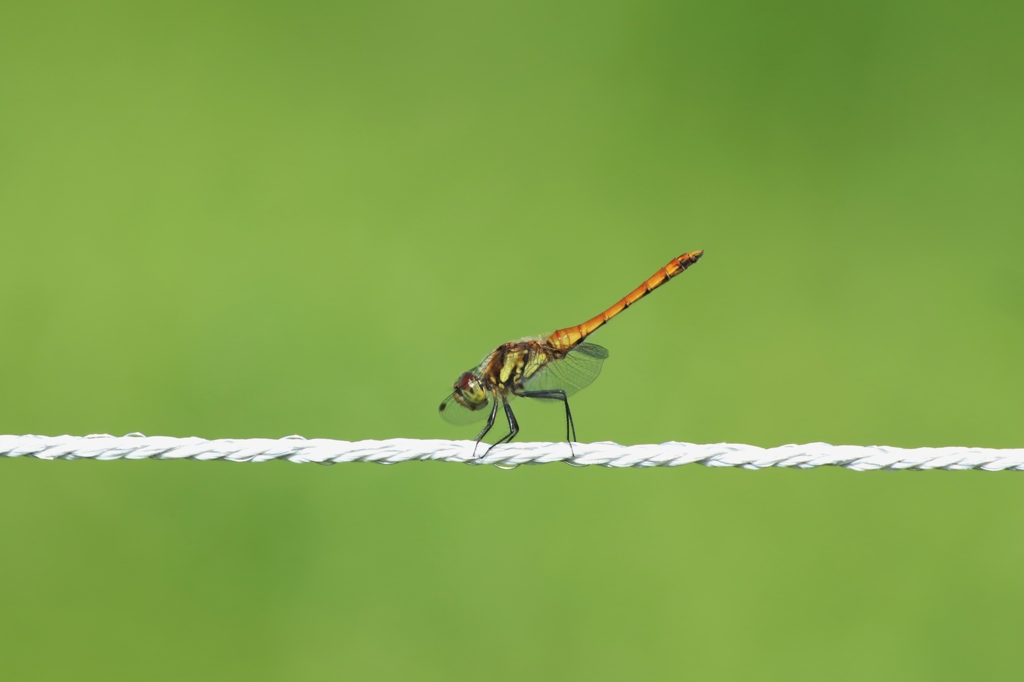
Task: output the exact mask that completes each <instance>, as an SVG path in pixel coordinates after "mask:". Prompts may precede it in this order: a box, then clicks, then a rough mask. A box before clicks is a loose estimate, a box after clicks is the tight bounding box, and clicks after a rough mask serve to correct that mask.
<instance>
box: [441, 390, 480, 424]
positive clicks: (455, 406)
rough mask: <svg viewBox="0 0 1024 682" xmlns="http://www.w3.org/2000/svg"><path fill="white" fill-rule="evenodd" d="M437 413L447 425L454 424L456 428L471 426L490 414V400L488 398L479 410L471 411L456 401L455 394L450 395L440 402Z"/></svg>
mask: <svg viewBox="0 0 1024 682" xmlns="http://www.w3.org/2000/svg"><path fill="white" fill-rule="evenodd" d="M438 411H439V412H440V413H441V418H442V419H444V420H445V421H446V422H448V423H449V424H455V425H456V426H463V425H465V424H472V423H473V422H478V421H480V420H481V419H483V418H484V417H486V416H487V415H488V414H490V411H491V399H490V397H488V399H487V401H486V402H484V403H483V404H482V405H481V406H480V409H478V410H471V409H469V408H468V407H466V406H464V405H463V404H462V403H460V402H459V401H457V400H456V399H455V394H454V393H452V394H451V395H450V396H448V397H447V398H445V399H444V400H443V401H442V402H441V407H439V408H438Z"/></svg>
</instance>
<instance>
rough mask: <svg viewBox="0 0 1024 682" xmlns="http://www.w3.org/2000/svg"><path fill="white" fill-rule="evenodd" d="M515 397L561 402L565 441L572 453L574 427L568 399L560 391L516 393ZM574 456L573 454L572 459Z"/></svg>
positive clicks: (574, 435)
mask: <svg viewBox="0 0 1024 682" xmlns="http://www.w3.org/2000/svg"><path fill="white" fill-rule="evenodd" d="M516 395H517V396H520V397H522V398H544V399H547V400H561V401H562V403H564V404H565V439H566V440H567V441H569V452H572V444H573V442H574V441H575V440H576V425H575V424H573V422H572V411H571V410H570V409H569V398H568V396H566V395H565V391H563V390H562V389H560V388H558V389H551V390H546V391H517V392H516ZM575 456H576V454H575V453H573V457H575Z"/></svg>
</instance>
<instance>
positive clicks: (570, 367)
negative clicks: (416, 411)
mask: <svg viewBox="0 0 1024 682" xmlns="http://www.w3.org/2000/svg"><path fill="white" fill-rule="evenodd" d="M703 254H704V252H703V251H693V252H690V253H684V254H683V255H681V256H679V257H678V258H673V259H672V260H670V261H669V262H668V264H667V265H666V266H665V267H663V268H661V269H660V270H658V271H657V272H656V273H654V274H653V275H651V276H650V277H648V278H647V279H646V280H644V282H643V284H641V285H640V286H638V287H637V288H636V289H634V290H633V291H631V292H630V293H629V294H627V295H626V297H625V298H623V299H622V300H620V301H619V302H618V303H616V304H615V305H613V306H611V307H610V308H608V309H607V310H605V311H604V312H602V313H600V314H598V315H595V316H594V317H592V318H590V319H589V320H587V321H586V322H583V323H581V324H577V325H575V326H573V327H566V328H565V329H559V330H558V331H556V332H553V333H551V334H549V335H547V336H535V337H527V338H523V339H519V340H518V341H509V342H508V343H503V344H501V345H500V346H498V347H497V348H495V349H494V350H493V351H491V352H490V353H488V354H487V355H486V356H485V357H484V359H483V360H482V361H481V362H480V364H479V365H477V366H476V367H474V368H473V369H470V370H467V371H465V372H463V373H462V374H461V375H459V378H458V379H456V380H455V383H454V384H453V385H452V389H453V390H452V393H451V395H449V396H448V397H447V398H445V399H444V401H442V402H441V407H440V408H439V411H440V413H441V417H442V418H444V419H445V420H446V421H447V422H449V423H450V424H455V425H459V426H461V425H467V424H472V423H474V422H477V421H479V420H481V419H483V418H485V417H486V418H487V423H486V424H485V425H484V428H483V430H482V431H480V433H479V435H477V437H476V446H474V448H473V454H474V456H476V449H477V447H479V445H480V443H481V441H483V439H484V436H486V435H487V433H488V432H489V431H490V430H491V428H492V427H493V426H494V422H495V419H496V418H497V415H498V406H499V405H500V406H501V407H502V409H503V410H504V412H505V417H506V419H507V420H508V429H509V432H508V433H507V434H505V435H504V436H502V437H501V438H499V439H498V440H497V441H496V442H495V443H494V444H493V445H491V446H490V447H489V448H488V449H487V451H486V452H485V453H484V454H485V455H486V453H488V452H490V451H491V450H493V449H494V448H495V447H497V446H498V445H501V444H502V443H509V442H511V441H512V439H513V438H515V437H516V434H518V433H519V423H518V422H517V421H516V417H515V414H513V412H512V406H511V405H510V404H509V401H510V400H512V399H513V398H516V397H519V398H533V399H537V400H543V401H559V402H561V403H562V404H564V405H565V437H566V439H567V440H568V441H569V448H570V451H571V450H572V444H573V442H574V441H576V426H575V424H573V421H572V411H571V410H570V409H569V396H571V395H573V394H574V393H576V392H577V391H579V390H580V389H583V388H586V387H587V386H589V385H590V384H591V383H592V382H593V381H594V379H596V378H597V375H598V374H600V372H601V366H602V364H603V363H604V361H605V360H607V359H608V351H607V350H606V349H605V348H603V347H601V346H599V345H597V344H596V343H587V342H585V341H584V339H586V338H587V337H588V336H590V335H591V334H593V333H594V332H596V331H597V330H598V329H600V328H601V327H602V326H604V325H605V324H606V323H607V322H608V321H609V320H611V319H612V318H613V317H615V316H616V315H618V314H619V313H621V312H622V311H623V310H625V309H626V308H628V307H629V306H631V305H633V304H634V303H636V302H637V301H639V300H640V299H641V298H643V297H644V296H646V295H647V294H649V293H651V292H652V291H654V290H655V289H657V288H658V287H660V286H661V285H662V284H665V283H666V282H668V281H669V280H670V279H672V278H673V277H675V276H676V275H679V274H681V273H682V272H683V271H684V270H686V269H687V268H689V267H690V266H691V265H693V264H694V263H696V262H697V260H698V259H700V257H701V256H702V255H703Z"/></svg>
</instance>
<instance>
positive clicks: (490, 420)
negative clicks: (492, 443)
mask: <svg viewBox="0 0 1024 682" xmlns="http://www.w3.org/2000/svg"><path fill="white" fill-rule="evenodd" d="M491 402H493V403H494V406H493V407H491V416H489V417H487V423H486V424H485V425H484V429H483V431H481V432H480V434H479V435H478V436H477V437H476V445H474V446H473V457H476V449H477V448H478V447H480V441H482V440H483V439H484V436H486V435H487V432H488V431H490V430H491V427H492V426H494V417H495V416H496V415H497V414H498V401H497V400H492V401H491ZM488 449H490V448H488Z"/></svg>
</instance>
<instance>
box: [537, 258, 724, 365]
mask: <svg viewBox="0 0 1024 682" xmlns="http://www.w3.org/2000/svg"><path fill="white" fill-rule="evenodd" d="M702 255H704V252H703V251H693V252H692V253H684V254H683V255H681V256H679V257H678V258H673V259H672V260H670V261H669V262H668V264H667V265H666V266H665V267H663V268H661V269H660V270H658V271H657V272H656V273H654V274H653V275H651V276H650V277H648V278H647V279H646V280H644V283H643V284H641V285H640V286H638V287H637V288H636V289H634V290H633V291H631V292H629V293H628V294H626V296H625V297H624V298H622V299H621V300H619V301H618V302H617V303H616V304H615V305H613V306H612V307H610V308H608V309H607V310H605V311H604V312H602V313H600V314H598V315H595V316H594V317H592V318H590V319H589V320H587V321H586V322H584V323H583V324H578V325H576V326H575V327H566V328H565V329H559V330H558V331H556V332H554V333H553V334H552V335H551V336H549V337H548V343H549V344H551V346H552V347H554V348H557V349H561V350H566V351H568V350H570V349H572V348H574V347H575V346H576V345H578V344H579V343H580V342H581V341H583V339H585V338H587V337H588V336H590V335H591V334H593V333H594V332H595V331H597V330H598V329H600V328H601V326H602V325H604V324H605V323H606V322H608V320H610V319H612V318H613V317H615V316H616V315H618V314H619V313H621V312H622V311H623V310H625V309H626V308H628V307H629V306H631V305H633V304H634V303H636V302H637V301H639V300H640V299H641V298H643V297H644V296H646V295H647V294H649V293H651V292H652V291H654V290H655V289H657V288H658V287H660V286H661V285H662V284H664V283H665V282H667V281H669V280H670V279H672V278H673V277H675V276H676V275H678V274H680V273H682V272H683V271H684V270H686V269H687V268H688V267H690V266H691V265H693V264H694V263H696V262H697V261H698V260H699V259H700V257H701V256H702Z"/></svg>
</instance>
